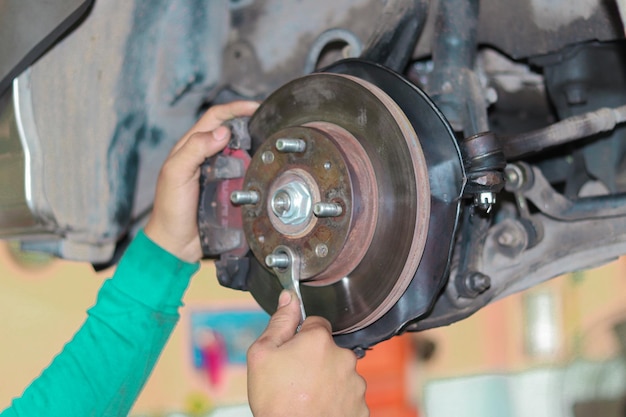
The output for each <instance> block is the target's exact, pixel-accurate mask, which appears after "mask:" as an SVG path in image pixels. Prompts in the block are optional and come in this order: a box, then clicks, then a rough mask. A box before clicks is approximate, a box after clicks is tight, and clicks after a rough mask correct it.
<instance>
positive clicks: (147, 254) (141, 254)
mask: <svg viewBox="0 0 626 417" xmlns="http://www.w3.org/2000/svg"><path fill="white" fill-rule="evenodd" d="M198 268H199V265H198V264H189V263H186V262H184V261H181V260H180V259H178V258H176V257H175V256H173V255H172V254H170V253H169V252H166V251H165V250H163V249H162V248H160V247H159V246H158V245H156V244H155V243H154V242H152V241H151V240H150V239H149V238H148V237H147V236H146V235H145V234H144V233H143V232H140V233H139V234H138V235H137V236H136V237H135V239H134V240H133V242H132V243H131V244H130V246H129V247H128V249H127V250H126V253H125V254H124V256H123V257H122V259H121V261H120V263H119V265H118V267H117V270H116V271H115V273H114V275H113V277H112V278H110V279H108V280H106V281H105V283H104V284H103V286H102V288H101V289H100V291H99V293H98V299H97V302H96V304H95V305H94V306H93V307H92V308H91V309H89V311H88V312H87V313H88V317H87V319H86V321H85V322H84V324H83V325H82V327H81V328H80V329H79V330H78V332H77V333H76V334H75V335H74V337H73V339H72V340H71V341H70V342H69V343H67V344H66V345H65V347H64V348H63V351H62V352H61V353H60V354H59V355H57V356H56V357H55V358H54V360H53V361H52V363H51V364H50V366H49V367H48V368H46V369H45V370H44V371H43V372H42V374H41V375H40V376H39V377H38V378H36V379H35V380H34V381H33V382H32V383H31V385H30V386H28V388H26V390H25V391H24V393H23V394H22V396H21V397H20V398H16V399H14V400H13V402H12V403H11V406H10V407H9V408H7V409H6V410H4V411H3V412H2V413H0V417H31V416H32V417H34V416H37V417H39V416H46V417H74V416H75V417H103V416H126V415H127V414H128V412H129V411H130V409H131V407H132V405H133V403H134V402H135V400H136V398H137V396H138V395H139V393H140V391H141V389H142V387H143V386H144V384H145V382H146V379H147V378H148V376H149V375H150V373H151V372H152V369H153V367H154V365H155V363H156V361H157V359H158V358H159V355H160V353H161V351H162V349H163V347H164V346H165V343H166V342H167V340H168V338H169V336H170V334H171V332H172V330H173V329H174V326H175V325H176V323H177V321H178V319H179V314H178V309H179V307H181V306H182V297H183V295H184V293H185V290H186V289H187V287H188V286H189V282H190V279H191V276H192V275H193V274H194V273H195V272H196V271H197V270H198ZM5 377H7V375H5Z"/></svg>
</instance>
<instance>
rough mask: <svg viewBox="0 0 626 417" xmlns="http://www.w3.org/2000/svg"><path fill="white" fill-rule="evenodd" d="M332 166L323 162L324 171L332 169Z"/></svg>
mask: <svg viewBox="0 0 626 417" xmlns="http://www.w3.org/2000/svg"><path fill="white" fill-rule="evenodd" d="M332 166H333V165H332V164H331V163H330V162H324V169H325V170H326V171H328V170H330V169H331V168H332Z"/></svg>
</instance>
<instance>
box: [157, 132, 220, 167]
mask: <svg viewBox="0 0 626 417" xmlns="http://www.w3.org/2000/svg"><path fill="white" fill-rule="evenodd" d="M229 138H230V130H228V128H227V127H224V126H222V127H220V128H218V129H216V130H214V131H213V132H197V133H194V134H193V135H191V137H190V138H189V140H187V142H185V143H184V144H183V145H182V146H181V147H180V148H179V149H177V150H176V151H175V152H174V153H173V154H172V155H171V156H170V158H169V160H168V161H167V165H168V166H167V169H171V170H173V171H175V172H178V173H185V175H184V176H186V177H189V176H191V175H192V174H194V173H195V172H196V171H197V169H198V166H200V165H201V164H202V163H203V162H204V160H205V159H206V158H208V157H210V156H213V155H215V154H216V153H218V152H219V151H221V150H222V149H224V148H225V147H226V145H227V144H228V139H229Z"/></svg>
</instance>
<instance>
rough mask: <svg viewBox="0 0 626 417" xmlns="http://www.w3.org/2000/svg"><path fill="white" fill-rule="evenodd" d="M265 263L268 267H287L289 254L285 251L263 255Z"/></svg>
mask: <svg viewBox="0 0 626 417" xmlns="http://www.w3.org/2000/svg"><path fill="white" fill-rule="evenodd" d="M265 265H267V266H268V267H270V268H287V267H288V266H289V255H287V254H286V253H272V254H270V255H267V256H266V257H265Z"/></svg>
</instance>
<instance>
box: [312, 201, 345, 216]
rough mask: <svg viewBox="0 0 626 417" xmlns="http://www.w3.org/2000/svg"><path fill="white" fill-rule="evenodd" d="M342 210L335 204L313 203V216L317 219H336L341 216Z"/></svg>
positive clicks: (339, 205)
mask: <svg viewBox="0 0 626 417" xmlns="http://www.w3.org/2000/svg"><path fill="white" fill-rule="evenodd" d="M341 213H343V208H342V207H341V204H337V203H315V205H314V206H313V214H315V216H317V217H337V216H341Z"/></svg>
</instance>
